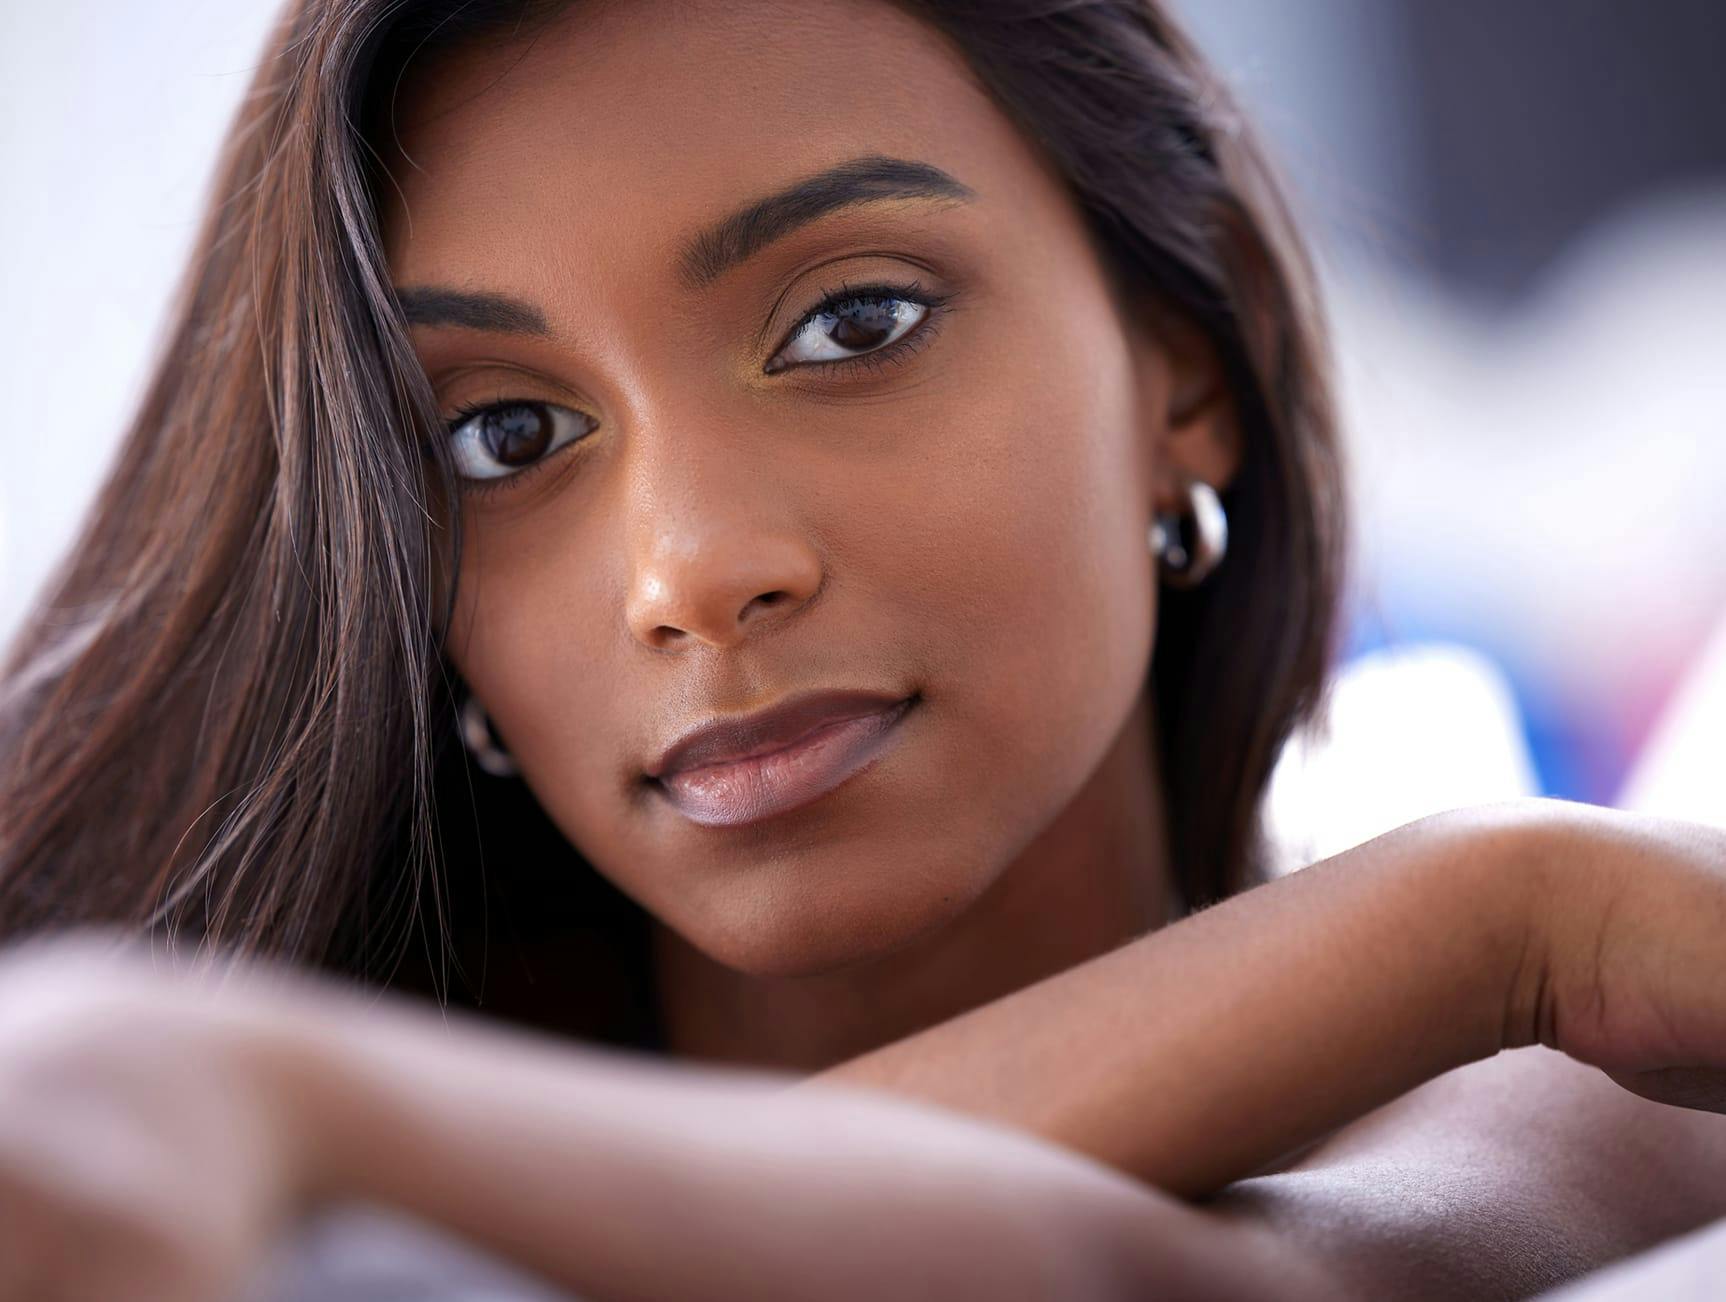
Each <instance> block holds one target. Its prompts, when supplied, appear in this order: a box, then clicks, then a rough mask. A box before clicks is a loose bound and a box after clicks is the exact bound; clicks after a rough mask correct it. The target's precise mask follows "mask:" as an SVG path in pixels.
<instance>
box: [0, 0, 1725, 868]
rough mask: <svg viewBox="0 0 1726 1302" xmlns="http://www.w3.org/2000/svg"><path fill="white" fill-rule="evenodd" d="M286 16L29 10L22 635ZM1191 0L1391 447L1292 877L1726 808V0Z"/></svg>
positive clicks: (24, 45) (15, 348)
mask: <svg viewBox="0 0 1726 1302" xmlns="http://www.w3.org/2000/svg"><path fill="white" fill-rule="evenodd" d="M275 8H276V4H275V0H157V2H155V3H147V4H145V3H130V2H127V3H123V2H122V0H58V2H57V3H55V4H53V5H27V4H23V3H21V2H20V0H7V3H6V4H5V6H4V8H3V9H0V106H3V107H0V170H3V172H4V175H5V176H6V178H7V185H6V194H7V199H8V201H7V202H6V203H5V204H3V205H0V289H3V291H4V302H5V303H6V305H7V308H8V310H7V311H6V313H5V314H4V319H3V321H0V383H3V384H4V386H5V388H6V390H7V391H8V392H10V393H13V394H15V395H17V396H18V398H19V401H18V402H17V403H15V404H14V405H13V407H12V409H11V412H10V415H9V418H8V419H7V420H6V421H4V422H0V458H3V461H0V464H3V465H4V467H5V471H4V474H3V475H0V638H5V637H7V636H8V635H9V634H10V633H11V631H12V629H13V628H14V626H15V624H16V622H17V620H18V619H19V618H21V617H22V615H23V613H24V610H25V609H26V606H27V604H28V603H29V602H30V600H31V599H32V597H33V595H34V593H35V591H36V588H37V586H38V585H39V584H40V583H41V582H42V580H43V579H44V577H45V576H46V574H47V572H48V570H49V568H50V566H51V565H52V563H53V562H54V560H55V559H56V557H57V556H58V555H59V553H60V552H61V551H62V550H63V549H64V548H65V547H66V546H67V545H68V543H69V541H70V539H71V535H72V531H73V529H74V527H75V525H76V523H77V520H78V518H79V516H80V514H81V512H82V511H83V510H84V509H85V507H86V504H87V502H88V500H89V498H90V496H91V494H92V493H93V491H94V489H95V486H96V483H97V480H98V478H99V476H100V474H101V472H102V469H103V467H104V465H105V464H106V462H107V461H108V459H109V457H110V455H111V453H112V450H113V447H114V444H115V441H116V439H117V437H118V434H119V432H120V430H121V427H122V425H123V423H124V421H125V419H126V417H127V415H128V413H129V410H130V408H131V405H132V404H133V403H134V402H135V401H136V400H137V398H138V396H139V393H140V390H141V385H142V382H143V378H144V375H145V372H146V368H147V366H148V364H149V361H150V358H151V356H152V352H153V349H154V347H155V345H156V342H157V338H158V330H159V327H160V323H161V317H162V312H163V309H164V307H165V304H166V301H167V298H168V295H169V293H170V292H171V288H172V286H173V284H174V281H175V279H176V277H177V276H178V274H179V272H180V270H181V263H182V259H183V257H184V256H185V253H186V250H187V249H188V248H189V246H190V244H191V241H192V238H193V235H194V231H195V224H196V219H197V214H198V212H199V209H200V206H201V204H202V201H203V196H204V187H205V185H206V182H207V179H208V174H209V170H210V167H211V164H212V161H213V158H214V155H215V150H216V147H217V144H218V141H219V139H220V137H221V135H222V133H223V131H224V130H225V128H226V125H227V122H228V119H229V117H230V115H231V114H232V112H233V110H234V109H235V107H236V106H237V104H238V102H239V98H240V96H241V94H242V92H243V90H244V87H245V84H246V80H247V78H248V76H249V69H250V63H251V60H252V59H253V58H254V57H255V55H256V52H257V50H258V49H259V47H260V45H261V43H262V41H263V39H264V35H265V30H266V27H267V25H268V22H269V19H270V17H271V16H272V14H273V12H274V10H275ZM1176 8H1177V11H1178V12H1180V13H1181V15H1182V16H1183V17H1184V18H1185V19H1186V20H1187V21H1188V23H1189V25H1190V27H1191V30H1192V31H1193V32H1194V34H1195V35H1196V37H1197V38H1198V40H1199V42H1200V44H1201V45H1202V46H1203V47H1205V48H1206V49H1207V50H1208V51H1209V52H1210V53H1211V55H1212V57H1213V58H1214V59H1215V60H1216V61H1217V63H1218V64H1219V65H1220V67H1221V68H1222V70H1223V72H1224V74H1225V75H1226V76H1227V77H1229V78H1230V79H1231V81H1232V83H1233V84H1234V86H1235V88H1236V90H1237V91H1238V93H1239V94H1240V96H1241V98H1242V100H1243V101H1244V103H1245V104H1246V106H1247V108H1248V110H1249V112H1250V113H1251V114H1252V116H1253V117H1254V118H1255V119H1256V120H1257V123H1258V125H1259V127H1260V129H1261V130H1262V132H1263V134H1264V135H1265V136H1266V137H1267V139H1268V141H1269V143H1270V145H1271V148H1272V152H1273V154H1274V155H1275V156H1276V158H1277V159H1278V161H1279V162H1280V163H1281V165H1282V167H1283V170H1284V172H1285V174H1286V175H1287V176H1288V178H1289V180H1290V182H1291V188H1292V190H1293V192H1294V195H1295V198H1296V202H1297V206H1298V209H1299V211H1300V214H1301V216H1302V217H1303V218H1304V220H1305V223H1306V226H1307V229H1308V231H1309V233H1310V234H1311V236H1312V239H1313V242H1314V244H1315V246H1316V248H1317V252H1318V256H1319V259H1320V264H1321V269H1322V273H1323V276H1324V279H1325V282H1326V286H1327V289H1328V294H1329V301H1330V307H1331V313H1332V317H1333V330H1334V335H1335V339H1336V344H1337V350H1338V358H1339V366H1340V391H1341V397H1342V405H1343V411H1344V414H1345V422H1346V429H1347V436H1348V442H1349V448H1350V454H1351V457H1352V460H1353V472H1354V490H1355V501H1356V503H1357V511H1358V518H1357V521H1356V538H1355V556H1356V571H1355V574H1354V578H1353V586H1352V590H1351V593H1350V601H1349V615H1348V634H1347V641H1346V655H1345V660H1344V664H1343V667H1342V672H1341V673H1340V674H1339V677H1338V681H1337V686H1336V689H1335V692H1334V693H1333V697H1332V703H1331V709H1330V714H1329V722H1328V728H1327V729H1326V730H1325V731H1324V732H1322V733H1321V734H1319V735H1316V736H1315V737H1313V738H1301V739H1297V742H1296V743H1295V744H1293V745H1291V748H1290V752H1289V754H1288V755H1287V756H1285V762H1284V764H1283V766H1282V768H1281V769H1279V772H1278V775H1277V779H1276V781H1275V783H1274V784H1273V790H1272V799H1271V809H1272V815H1273V823H1274V825H1275V827H1276V829H1277V831H1278V835H1279V836H1280V838H1281V843H1282V844H1283V845H1284V846H1285V847H1286V852H1287V854H1288V855H1289V856H1290V858H1291V861H1301V862H1304V861H1305V859H1306V857H1309V856H1310V857H1317V855H1318V854H1320V853H1328V852H1330V850H1331V849H1332V848H1341V847H1342V846H1343V845H1347V844H1352V843H1354V842H1355V841H1357V840H1359V839H1362V838H1363V836H1366V835H1371V834H1373V833H1374V832H1376V831H1378V830H1382V829H1383V828H1384V827H1388V826H1391V825H1394V824H1395V823H1397V822H1401V821H1405V820H1406V819H1407V818H1411V817H1415V816H1418V815H1419V814H1420V813H1424V812H1429V811H1430V810H1431V809H1435V808H1441V807H1445V806H1447V805H1450V804H1458V803H1465V802H1467V801H1471V800H1477V799H1491V798H1494V797H1495V796H1500V795H1513V794H1518V793H1522V792H1538V793H1544V794H1548V795H1556V796H1564V797H1569V798H1573V799H1582V800H1589V801H1595V802H1600V803H1615V802H1617V803H1625V804H1630V805H1636V806H1638V807H1643V808H1650V809H1664V810H1666V811H1668V812H1673V813H1685V814H1688V815H1690V816H1693V817H1711V818H1717V819H1719V820H1720V821H1723V822H1726V78H1722V77H1721V76H1720V75H1719V71H1718V69H1719V65H1720V60H1721V57H1722V55H1726V6H1723V5H1721V4H1720V3H1718V0H1639V2H1638V3H1635V4H1631V3H1625V2H1624V0H1446V3H1442V4H1438V3H1432V2H1431V0H1176Z"/></svg>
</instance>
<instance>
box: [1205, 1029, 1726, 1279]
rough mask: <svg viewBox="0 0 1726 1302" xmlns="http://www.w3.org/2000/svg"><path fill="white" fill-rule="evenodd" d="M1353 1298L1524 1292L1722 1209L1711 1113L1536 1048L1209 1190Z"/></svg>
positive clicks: (1457, 1075) (1426, 1088) (1720, 1155)
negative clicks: (1387, 1292) (1343, 1282)
mask: <svg viewBox="0 0 1726 1302" xmlns="http://www.w3.org/2000/svg"><path fill="white" fill-rule="evenodd" d="M1211 1208H1212V1210H1213V1211H1214V1212H1215V1213H1216V1214H1218V1215H1219V1216H1222V1217H1223V1218H1225V1219H1235V1218H1242V1219H1246V1220H1249V1221H1253V1222H1256V1223H1259V1224H1261V1225H1265V1226H1268V1227H1270V1228H1273V1229H1275V1230H1276V1231H1277V1233H1278V1235H1279V1237H1281V1238H1283V1239H1284V1240H1285V1241H1286V1242H1288V1243H1289V1245H1290V1247H1291V1248H1293V1247H1300V1248H1302V1249H1304V1250H1307V1251H1309V1252H1310V1253H1311V1254H1312V1255H1313V1256H1315V1257H1317V1258H1318V1259H1320V1260H1323V1261H1325V1262H1327V1263H1328V1264H1329V1265H1331V1266H1332V1267H1333V1268H1336V1269H1338V1270H1340V1271H1342V1272H1344V1273H1345V1274H1346V1276H1347V1277H1348V1278H1349V1279H1350V1280H1351V1281H1354V1282H1358V1284H1359V1286H1360V1288H1361V1290H1362V1292H1363V1295H1365V1294H1370V1293H1372V1292H1375V1291H1381V1290H1383V1289H1385V1288H1387V1287H1395V1288H1396V1289H1397V1290H1398V1295H1399V1296H1408V1297H1422V1296H1428V1297H1455V1296H1465V1295H1466V1296H1474V1295H1486V1296H1526V1295H1528V1294H1529V1293H1533V1292H1537V1291H1539V1290H1540V1289H1542V1288H1547V1287H1551V1286H1553V1285H1556V1284H1558V1283H1561V1282H1563V1281H1565V1280H1568V1279H1572V1278H1575V1277H1576V1276H1578V1275H1580V1274H1583V1273H1585V1272H1587V1271H1591V1270H1594V1269H1597V1268H1599V1267H1600V1266H1603V1265H1605V1264H1606V1263H1608V1262H1610V1261H1615V1260H1617V1259H1619V1258H1622V1257H1624V1256H1626V1255H1628V1254H1630V1253H1634V1252H1639V1251H1642V1250H1644V1249H1646V1248H1649V1247H1652V1246H1653V1245H1655V1244H1657V1243H1660V1242H1662V1241H1664V1240H1666V1239H1669V1238H1671V1237H1673V1236H1675V1235H1679V1234H1683V1233H1685V1232H1687V1231H1690V1230H1693V1229H1696V1228H1697V1227H1699V1226H1701V1225H1704V1224H1706V1223H1708V1222H1710V1221H1713V1220H1716V1219H1719V1218H1720V1217H1722V1216H1726V1116H1721V1115H1718V1114H1716V1113H1710V1112H1695V1111H1690V1110H1687V1109H1682V1108H1673V1107H1666V1106H1664V1105H1662V1104H1658V1103H1652V1102H1650V1101H1648V1100H1646V1099H1643V1098H1639V1097H1638V1096H1636V1095H1633V1094H1630V1093H1629V1092H1627V1091H1625V1090H1623V1089H1620V1088H1619V1087H1618V1086H1617V1085H1615V1084H1613V1082H1612V1081H1610V1080H1609V1079H1607V1078H1606V1077H1605V1076H1604V1075H1603V1074H1601V1073H1600V1072H1598V1071H1596V1070H1595V1069H1593V1068H1591V1067H1586V1066H1584V1065H1582V1064H1581V1063H1578V1062H1576V1061H1574V1060H1573V1059H1571V1058H1568V1057H1566V1056H1565V1055H1563V1054H1561V1053H1558V1052H1555V1051H1553V1050H1551V1049H1545V1048H1540V1047H1535V1048H1529V1049H1518V1050H1515V1051H1512V1052H1506V1053H1500V1054H1498V1055H1497V1056H1496V1057H1493V1058H1488V1059H1486V1060H1484V1061H1481V1062H1477V1063H1473V1064H1471V1065H1469V1066H1467V1067H1463V1068H1459V1069H1457V1070H1456V1071H1452V1072H1448V1073H1446V1074H1445V1075H1443V1076H1440V1077H1438V1078H1437V1079H1435V1080H1432V1081H1429V1082H1427V1083H1426V1084H1425V1085H1422V1086H1421V1087H1420V1088H1418V1089H1415V1090H1412V1091H1410V1092H1409V1093H1408V1094H1405V1095H1403V1096H1402V1097H1401V1098H1399V1099H1397V1100H1395V1101H1393V1102H1392V1103H1389V1104H1387V1105H1385V1106H1384V1107H1381V1108H1378V1109H1376V1110H1375V1111H1373V1112H1370V1113H1368V1114H1367V1115H1366V1116H1364V1117H1362V1118H1360V1119H1359V1120H1358V1121H1355V1122H1354V1123H1352V1124H1350V1125H1348V1126H1346V1127H1344V1128H1342V1129H1341V1130H1338V1131H1336V1132H1335V1133H1333V1134H1332V1135H1331V1136H1330V1137H1329V1138H1327V1139H1326V1140H1324V1141H1323V1142H1322V1143H1320V1144H1318V1145H1316V1146H1314V1147H1312V1148H1310V1149H1308V1150H1306V1151H1305V1152H1303V1153H1301V1154H1300V1155H1299V1156H1298V1157H1296V1158H1295V1159H1294V1160H1293V1161H1292V1162H1290V1163H1289V1164H1288V1165H1287V1166H1286V1167H1285V1168H1284V1169H1282V1170H1280V1171H1277V1172H1274V1173H1270V1174H1264V1175H1259V1176H1255V1177H1253V1178H1252V1179H1249V1180H1242V1181H1239V1182H1237V1183H1236V1184H1234V1185H1231V1186H1230V1187H1229V1188H1228V1189H1226V1190H1224V1191H1223V1193H1222V1194H1221V1195H1219V1196H1218V1197H1217V1198H1216V1199H1215V1200H1214V1201H1213V1202H1212V1203H1211Z"/></svg>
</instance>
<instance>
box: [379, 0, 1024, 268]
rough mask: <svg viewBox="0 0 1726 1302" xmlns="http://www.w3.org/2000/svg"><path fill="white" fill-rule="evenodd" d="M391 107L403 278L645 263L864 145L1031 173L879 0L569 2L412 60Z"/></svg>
mask: <svg viewBox="0 0 1726 1302" xmlns="http://www.w3.org/2000/svg"><path fill="white" fill-rule="evenodd" d="M395 119H396V120H395V130H396V139H397V140H398V141H399V142H400V146H401V150H402V153H403V155H404V157H403V158H401V159H398V160H397V161H396V162H395V164H394V165H393V166H392V168H391V171H392V173H393V175H394V176H395V178H396V181H397V184H398V186H399V189H398V190H397V191H396V192H395V193H393V194H390V195H387V196H386V208H385V213H384V223H385V235H386V246H387V248H388V252H389V258H390V262H391V268H392V272H393V274H394V276H395V278H396V280H397V282H398V283H411V282H418V281H422V280H432V279H436V280H446V281H447V280H449V279H451V277H452V275H455V276H456V278H458V279H464V280H465V279H473V280H483V281H487V282H493V283H495V282H498V281H512V280H516V281H519V280H520V278H521V276H520V273H522V272H524V271H526V270H528V268H527V267H525V266H521V265H516V264H519V263H521V262H522V261H523V260H524V259H525V260H527V261H528V262H530V263H532V264H534V265H535V266H536V267H537V270H538V271H539V273H540V274H541V275H543V274H544V273H545V272H546V271H548V270H554V268H548V267H547V266H546V265H545V263H544V259H545V258H547V257H548V256H550V257H555V258H558V259H560V260H566V261H569V262H572V263H577V264H579V266H569V267H567V268H556V269H558V270H569V271H571V272H576V271H579V272H580V274H581V275H582V278H583V281H584V283H586V284H588V285H589V286H593V285H595V284H597V283H598V279H602V278H603V277H604V276H605V275H606V274H608V273H609V274H610V275H612V276H614V277H622V276H627V275H631V274H640V273H641V272H642V271H643V270H644V269H645V267H646V266H647V265H648V264H649V263H652V264H655V265H661V266H669V265H671V264H672V263H674V262H675V259H676V257H677V252H678V249H679V247H680V245H681V242H682V241H683V239H684V238H685V237H686V236H687V235H688V234H689V233H690V232H691V231H693V230H695V229H698V228H700V227H702V226H704V225H705V224H707V223H709V222H710V221H711V220H712V219H713V217H714V216H715V215H716V214H717V213H722V212H726V211H729V210H731V209H733V208H735V207H736V205H737V204H738V203H739V202H740V201H743V200H747V199H749V198H751V197H754V196H758V195H762V194H766V193H769V192H772V191H775V190H779V189H782V188H783V187H784V186H785V185H786V183H787V182H788V181H792V180H795V179H797V178H800V177H805V176H810V175H813V174H815V173H817V172H819V171H821V170H823V169H825V168H828V167H831V166H833V165H834V164H835V163H839V162H842V161H844V160H847V159H851V158H856V157H859V156H862V155H885V156H890V157H896V158H902V159H912V160H918V161H921V162H925V163H928V164H931V165H933V166H935V167H939V168H941V169H943V170H944V171H947V172H949V173H951V174H952V175H953V176H954V177H956V178H957V179H959V180H960V181H961V182H962V183H964V184H965V185H967V186H969V187H971V188H972V189H973V190H974V191H976V192H977V193H978V194H979V195H982V196H984V197H987V196H989V195H991V194H1000V193H1001V192H1002V191H1003V189H1004V188H1005V189H1006V190H1007V191H1011V190H1013V189H1014V188H1015V187H1016V188H1018V189H1019V190H1020V191H1023V190H1024V188H1025V185H1026V179H1025V178H1026V175H1027V173H1032V174H1034V173H1035V172H1036V171H1037V170H1038V169H1039V168H1040V164H1039V163H1038V161H1037V160H1036V158H1035V157H1034V155H1033V153H1032V151H1031V149H1030V147H1029V146H1028V144H1027V143H1026V142H1025V141H1024V140H1023V139H1022V138H1021V137H1020V135H1019V133H1018V132H1017V130H1016V129H1015V128H1014V127H1013V125H1012V124H1011V123H1010V122H1009V121H1008V120H1007V119H1006V117H1005V116H1004V115H1003V114H1002V113H1001V112H1000V110H999V109H998V108H997V107H996V106H995V104H994V103H993V101H992V100H990V98H989V97H988V96H987V94H986V93H985V92H984V91H983V90H982V89H981V88H980V87H979V86H978V85H977V84H976V82H975V81H974V80H973V78H972V75H971V73H970V70H969V69H968V67H967V66H966V64H965V61H964V58H963V56H962V55H961V54H960V52H959V51H958V50H957V49H956V48H955V47H954V46H953V45H951V44H950V43H949V42H948V41H947V40H946V38H945V37H944V36H942V35H941V34H940V33H938V32H937V31H935V30H934V29H933V28H931V27H929V26H927V25H926V24H924V23H923V22H921V21H919V20H917V19H916V18H914V17H912V16H911V15H909V14H907V13H905V12H904V11H902V10H900V9H899V8H897V7H896V6H894V5H892V4H889V3H885V0H800V3H797V4H794V5H787V4H783V3H752V2H751V0H717V2H701V0H622V2H619V0H610V2H609V3H604V4H584V3H581V2H580V0H577V3H575V4H572V5H571V6H570V7H569V8H568V9H567V10H566V11H564V12H562V13H560V14H559V15H557V16H556V17H555V18H553V19H552V20H550V21H549V22H546V23H543V24H540V23H536V24H535V25H534V27H533V28H532V29H531V31H530V32H529V33H528V34H527V35H525V36H523V37H515V38H502V39H500V38H494V39H491V40H488V41H486V42H484V43H481V44H476V45H469V46H465V47H462V48H459V49H456V50H453V51H447V52H443V53H441V54H439V55H437V56H435V57H433V58H428V59H422V60H420V61H418V62H416V63H415V64H413V65H412V66H411V67H410V69H409V72H408V75H407V76H406V78H405V79H404V81H403V84H402V88H401V93H400V95H399V96H398V98H397V105H396V114H395ZM1044 184H1045V185H1048V184H1050V182H1049V181H1048V179H1047V178H1045V179H1044ZM1022 197H1023V198H1024V199H1025V200H1027V201H1031V202H1034V199H1033V196H1031V195H1028V194H1026V195H1023V196H1022ZM464 273H466V274H464Z"/></svg>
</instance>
